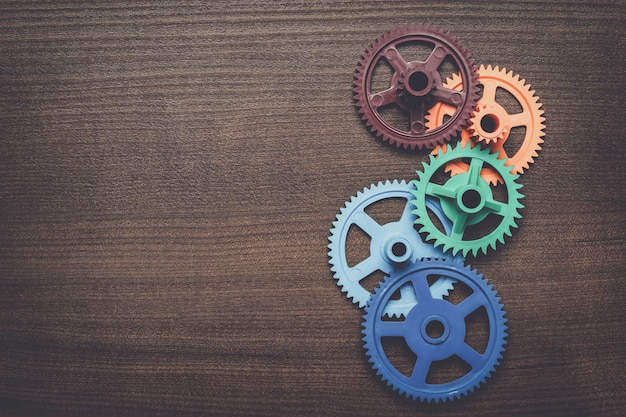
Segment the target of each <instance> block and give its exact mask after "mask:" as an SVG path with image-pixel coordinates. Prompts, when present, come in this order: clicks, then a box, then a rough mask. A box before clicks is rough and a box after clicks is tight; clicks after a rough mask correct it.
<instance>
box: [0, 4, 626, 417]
mask: <svg viewBox="0 0 626 417" xmlns="http://www.w3.org/2000/svg"><path fill="white" fill-rule="evenodd" d="M625 10H626V5H625V3H624V2H623V1H574V0H572V1H562V0H561V1H554V2H550V1H533V0H530V1H519V0H516V1H503V2H471V3H469V2H468V3H464V2H458V1H452V2H449V1H437V2H432V1H419V2H417V1H416V2H405V1H392V0H385V1H366V2H362V1H348V0H346V1H326V2H311V1H298V2H292V1H239V2H226V1H205V2H196V1H182V2H181V1H153V2H151V1H142V2H132V3H130V2H121V1H120V2H104V4H96V3H95V2H88V1H84V2H61V1H50V2H36V1H19V2H18V1H2V2H1V3H0V210H1V217H0V415H2V416H88V415H94V416H95V415H97V416H114V415H115V416H136V415H153V416H160V415H176V416H190V415H207V416H208V415H215V416H218V415H219V416H226V415H242V416H243V415H247V416H278V415H284V416H296V415H300V416H313V415H319V416H322V415H324V416H357V415H358V416H382V415H394V416H414V415H428V416H440V415H450V416H467V415H475V416H503V415H508V416H537V415H550V416H618V415H624V413H626V404H625V395H626V390H625V382H624V378H625V377H624V373H625V350H626V348H625V332H624V319H625V318H626V317H625V314H624V311H625V308H624V303H625V302H626V293H625V291H624V282H623V279H624V270H625V266H626V263H625V255H624V248H625V244H624V243H625V237H626V234H625V230H626V224H625V218H626V199H625V197H626V196H625V193H624V186H625V181H624V180H625V169H624V158H625V157H626V152H625V146H624V134H625V133H626V132H625V129H624V119H625V116H626V115H625V112H624V94H625V92H626V90H625V89H624V82H625V80H624V66H625V65H626V63H625V62H624V32H625V30H624V26H625V23H626V22H625V18H624V12H625ZM417 22H423V23H429V24H432V25H435V26H438V27H442V28H445V29H447V30H449V31H451V32H452V33H453V34H455V35H456V36H458V37H459V39H461V40H462V41H463V42H464V44H465V45H466V46H467V47H468V48H469V50H470V51H471V52H472V54H473V56H474V57H475V58H476V60H477V62H478V63H484V64H493V65H500V66H504V67H506V68H508V69H512V70H514V71H515V72H516V73H519V74H521V75H522V76H523V77H524V78H526V79H527V81H528V82H530V84H531V85H532V86H533V88H534V89H536V91H537V94H538V95H539V97H540V98H541V102H542V103H543V107H544V109H545V116H546V119H547V121H546V126H547V128H546V136H545V145H544V147H543V150H542V151H541V153H540V157H539V158H538V159H537V161H536V163H535V164H534V165H533V166H532V167H531V169H530V170H529V171H527V173H525V174H524V175H523V177H522V178H521V182H522V183H523V184H524V189H523V191H524V193H525V194H526V198H525V199H524V204H525V205H526V207H525V208H524V209H523V211H522V214H523V216H524V217H523V219H522V220H521V221H520V227H519V229H517V230H516V231H515V233H514V236H513V237H512V238H511V239H509V240H508V241H507V244H506V245H505V246H503V247H501V248H500V249H499V250H498V251H496V252H494V253H492V254H490V255H487V256H479V257H476V258H471V259H468V262H469V263H470V264H471V265H472V266H474V267H476V268H477V269H478V270H479V271H480V272H482V273H483V274H484V275H485V276H487V277H488V278H490V279H491V280H492V281H493V283H494V284H495V286H496V288H497V289H498V290H499V292H500V295H501V296H502V299H503V302H504V303H505V306H506V310H507V313H508V319H509V326H510V329H509V338H508V341H509V344H508V347H507V351H506V353H505V359H504V361H503V363H502V365H501V366H500V367H499V369H498V371H497V372H496V374H495V377H494V378H493V379H491V380H489V381H488V383H487V384H486V385H485V386H483V388H482V389H480V390H479V391H478V392H477V393H475V394H473V395H471V396H469V397H467V398H465V399H462V400H461V401H458V402H454V403H451V404H444V405H442V404H438V405H433V404H430V405H428V404H421V403H419V402H413V401H408V400H405V399H403V398H401V397H400V396H399V395H397V394H396V393H394V392H392V391H391V390H390V389H388V388H387V387H386V386H385V385H384V384H383V383H382V382H381V381H380V380H379V378H378V377H376V376H375V374H374V372H373V371H372V370H371V369H370V366H369V364H368V363H367V358H366V357H365V354H364V351H363V347H362V342H361V333H360V332H361V314H362V312H361V311H360V310H359V309H358V308H357V307H356V306H354V305H352V304H351V303H350V302H349V301H348V300H347V299H346V298H345V297H344V296H343V295H342V294H341V292H340V291H339V289H338V288H337V286H336V285H335V282H334V280H333V279H332V274H331V272H330V271H329V267H328V264H327V254H326V244H327V237H328V232H329V229H330V227H331V222H332V221H333V220H334V217H335V215H336V214H337V213H338V211H339V208H340V207H341V206H342V205H343V204H344V202H345V201H346V200H348V199H349V198H350V196H352V195H354V194H355V193H356V192H357V191H358V190H361V189H362V188H363V187H365V186H369V185H370V184H372V183H376V182H378V181H381V180H386V179H394V178H398V179H403V178H404V179H412V178H415V170H416V169H418V168H419V167H420V166H421V165H420V164H421V162H422V161H423V160H425V158H426V156H425V155H424V154H423V153H407V152H402V151H398V150H396V149H394V148H391V147H389V146H387V145H385V144H383V143H381V142H379V141H377V140H375V139H374V138H373V137H372V135H371V134H370V133H369V132H368V131H367V130H366V128H365V126H364V125H363V124H362V123H361V122H360V120H359V118H358V116H357V114H356V111H355V108H354V102H353V99H352V91H351V83H352V78H353V72H354V69H355V66H356V63H357V60H358V59H359V55H360V53H361V52H362V51H363V50H364V48H365V47H366V46H367V45H368V43H369V42H370V41H371V40H372V39H374V38H376V37H377V36H379V35H380V34H382V33H383V32H384V31H385V30H388V29H391V28H393V27H396V26H398V25H402V24H406V23H417Z"/></svg>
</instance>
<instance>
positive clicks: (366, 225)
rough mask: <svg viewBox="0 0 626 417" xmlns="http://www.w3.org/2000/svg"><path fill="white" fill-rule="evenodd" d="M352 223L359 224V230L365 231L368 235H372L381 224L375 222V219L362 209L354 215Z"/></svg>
mask: <svg viewBox="0 0 626 417" xmlns="http://www.w3.org/2000/svg"><path fill="white" fill-rule="evenodd" d="M354 224H356V225H357V226H359V227H360V228H361V230H363V231H364V232H365V233H367V234H368V236H370V237H372V236H373V235H374V234H375V233H376V232H378V230H380V228H381V226H380V225H379V224H378V223H376V220H374V219H372V218H371V217H370V216H369V215H368V214H367V213H366V212H364V211H362V212H361V213H359V214H358V215H356V216H355V217H354Z"/></svg>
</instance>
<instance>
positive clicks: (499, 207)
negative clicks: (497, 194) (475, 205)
mask: <svg viewBox="0 0 626 417" xmlns="http://www.w3.org/2000/svg"><path fill="white" fill-rule="evenodd" d="M485 207H486V208H487V209H489V210H491V212H492V213H493V214H497V215H499V216H504V215H505V214H506V210H507V209H508V207H509V206H508V204H506V203H503V202H501V201H496V200H491V199H488V200H485Z"/></svg>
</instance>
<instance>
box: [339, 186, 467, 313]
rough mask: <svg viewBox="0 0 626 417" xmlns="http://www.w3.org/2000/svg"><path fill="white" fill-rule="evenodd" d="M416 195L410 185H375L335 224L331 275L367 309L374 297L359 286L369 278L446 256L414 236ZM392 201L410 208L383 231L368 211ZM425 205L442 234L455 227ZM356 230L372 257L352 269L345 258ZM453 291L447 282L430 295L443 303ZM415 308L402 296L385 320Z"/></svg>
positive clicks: (411, 300)
mask: <svg viewBox="0 0 626 417" xmlns="http://www.w3.org/2000/svg"><path fill="white" fill-rule="evenodd" d="M414 190H415V189H414V186H413V185H412V184H410V183H409V184H407V183H406V181H401V182H398V181H397V180H394V181H393V182H389V181H387V182H385V183H384V184H383V183H378V185H373V184H372V186H371V187H370V188H364V189H363V191H362V192H359V193H357V195H356V196H354V197H352V198H351V199H350V201H349V202H347V203H346V205H345V207H343V208H342V209H341V211H340V213H339V214H338V215H337V220H336V221H334V222H333V227H332V229H331V230H330V236H329V238H328V239H329V241H330V244H329V245H328V249H329V252H328V256H329V263H330V265H331V271H333V272H334V273H335V274H334V278H335V279H336V280H337V285H338V286H340V287H341V290H342V291H343V292H345V293H346V295H347V297H348V298H352V300H353V302H354V303H356V304H358V305H359V307H363V306H365V305H366V303H367V301H368V300H369V299H370V296H371V293H370V292H369V291H368V290H367V289H365V288H364V287H363V286H362V285H361V281H362V280H364V279H365V278H366V277H368V276H369V275H370V274H371V273H373V272H375V271H377V270H380V271H382V272H383V273H385V274H389V273H391V272H394V271H396V270H400V269H402V268H404V267H406V266H407V264H408V263H409V262H411V261H416V260H418V259H420V258H424V257H443V256H445V255H444V253H443V251H441V250H440V249H437V248H435V247H434V246H433V245H432V244H429V243H424V242H423V241H422V238H421V237H420V235H419V233H417V231H416V230H415V227H414V222H415V215H414V214H413V213H412V212H411V210H412V206H411V204H409V200H410V199H411V198H412V197H413V194H412V193H411V191H414ZM388 198H401V199H405V200H407V202H406V206H405V208H404V210H403V212H402V214H401V216H400V219H399V220H398V221H395V222H389V223H387V224H384V225H380V224H378V223H377V222H376V221H375V220H374V219H372V218H371V217H370V216H369V215H368V214H367V213H366V212H365V209H366V208H367V207H368V206H370V205H372V204H374V203H376V202H379V201H382V200H385V199H388ZM424 204H425V205H426V206H427V207H428V208H429V209H430V210H432V211H433V213H435V215H436V216H438V217H439V218H440V219H441V222H442V224H443V226H444V229H445V230H447V231H450V228H451V223H450V222H449V221H448V220H447V219H446V217H445V216H444V214H443V212H442V211H441V207H440V206H439V203H438V202H437V201H436V200H435V199H432V198H428V199H426V200H425V202H424ZM352 225H355V226H358V227H359V228H360V229H361V230H363V231H364V232H365V233H366V234H367V235H368V236H369V237H370V239H371V240H370V253H369V257H367V258H366V259H364V260H363V261H361V262H360V263H359V264H357V265H354V266H350V265H349V264H348V260H347V258H346V243H347V237H348V232H349V230H350V227H351V226H352ZM448 256H451V255H448ZM455 259H456V262H463V258H461V257H456V258H455ZM451 288H452V282H450V281H449V280H445V279H444V280H441V281H438V282H435V283H434V284H433V285H432V287H431V291H432V293H433V297H435V298H441V297H443V296H444V295H446V294H447V293H448V290H450V289H451ZM415 303H416V300H415V296H414V295H413V294H412V293H411V292H410V291H408V292H404V293H403V295H402V297H401V298H400V299H398V300H394V302H392V303H390V304H389V306H388V310H387V314H389V315H391V316H401V315H402V314H404V313H405V312H406V311H408V310H409V309H410V308H411V307H413V305H415Z"/></svg>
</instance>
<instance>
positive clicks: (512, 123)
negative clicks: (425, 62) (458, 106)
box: [426, 65, 545, 185]
mask: <svg viewBox="0 0 626 417" xmlns="http://www.w3.org/2000/svg"><path fill="white" fill-rule="evenodd" d="M478 82H479V83H480V84H482V85H483V94H482V97H481V99H480V100H479V101H478V103H477V105H476V108H475V110H474V113H473V114H472V118H471V119H470V123H469V126H468V128H466V129H464V130H463V131H461V143H462V144H463V146H466V145H467V143H468V142H469V143H471V146H472V147H474V146H476V144H478V143H482V144H484V145H488V146H489V147H490V149H491V152H493V153H496V152H499V155H498V158H499V159H504V158H509V159H508V161H507V162H506V165H507V166H511V167H512V169H511V173H513V174H521V173H522V172H524V170H525V169H528V167H529V164H531V163H532V162H533V160H534V158H535V157H536V156H538V154H537V151H539V150H540V149H541V143H543V139H542V137H543V136H544V132H543V129H545V125H544V124H543V122H544V121H545V118H544V117H543V116H542V115H543V110H541V103H539V97H537V96H535V91H533V90H531V89H530V85H528V84H525V80H523V79H520V76H519V75H513V72H512V71H509V72H507V71H506V69H504V68H502V69H499V68H498V67H497V66H496V67H495V68H492V67H491V65H489V66H487V67H486V68H485V66H484V65H481V66H480V68H479V69H478ZM444 85H445V86H446V87H447V88H453V89H462V88H463V81H462V80H461V77H459V76H457V75H456V74H453V75H452V77H451V78H448V79H447V80H446V82H445V83H444ZM498 88H502V89H504V90H505V91H507V92H508V93H510V94H511V95H512V96H513V97H514V98H515V100H516V101H517V102H518V103H519V105H520V106H521V108H522V111H521V112H520V113H513V114H510V113H509V112H507V110H506V109H505V108H504V107H503V106H502V105H500V103H498V102H496V90H497V89H498ZM454 110H455V109H454V108H453V107H452V106H448V105H446V104H443V103H437V104H436V105H435V106H434V107H432V108H431V109H430V111H429V115H428V118H427V120H426V128H427V129H434V128H436V127H437V126H439V125H441V123H443V121H444V120H445V118H446V117H447V116H449V115H450V114H453V112H454ZM522 126H523V127H525V128H526V133H525V135H524V140H523V142H522V144H521V146H520V148H519V149H518V150H517V152H516V153H515V154H514V155H513V156H510V157H509V155H508V154H507V152H506V151H505V150H504V143H505V142H506V140H507V139H508V137H509V133H510V132H511V129H512V128H514V127H522ZM440 148H441V147H438V148H435V149H434V150H433V154H436V153H438V152H439V149H440ZM468 168H469V167H468V165H467V164H466V163H464V162H463V161H453V162H450V163H449V164H448V165H446V172H449V173H450V174H452V175H456V174H460V173H463V172H467V170H468ZM481 177H482V178H483V179H484V180H485V181H488V182H489V183H490V184H494V185H495V184H498V183H500V182H502V179H501V178H500V176H499V175H498V173H497V172H495V171H493V170H490V169H487V168H485V169H483V171H481Z"/></svg>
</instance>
